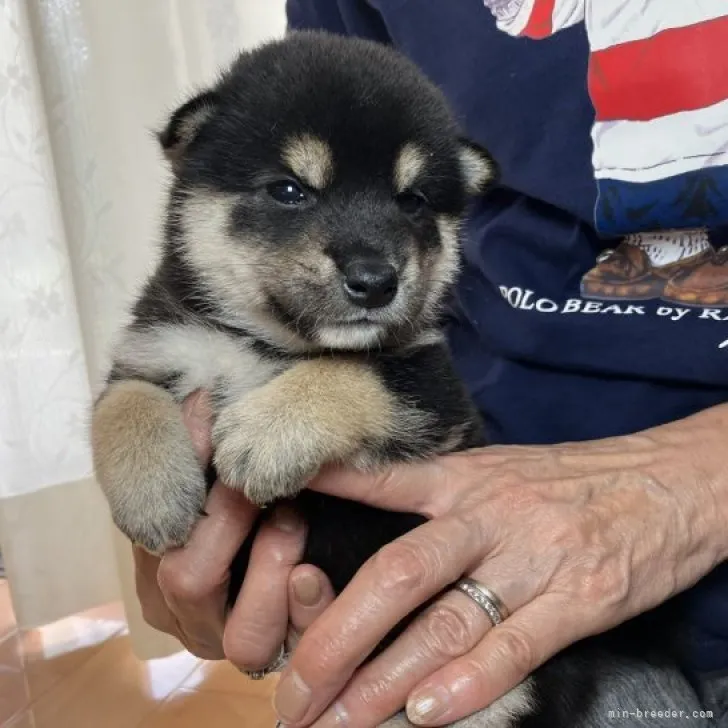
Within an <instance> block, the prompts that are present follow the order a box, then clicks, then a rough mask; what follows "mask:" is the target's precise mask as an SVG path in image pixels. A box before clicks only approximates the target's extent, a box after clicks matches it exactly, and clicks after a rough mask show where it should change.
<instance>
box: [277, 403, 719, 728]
mask: <svg viewBox="0 0 728 728" xmlns="http://www.w3.org/2000/svg"><path fill="white" fill-rule="evenodd" d="M726 431H728V415H727V414H726V409H725V408H716V409H715V410H712V411H708V412H706V413H703V414H702V415H698V416H695V417H693V418H690V419H689V420H685V421H683V422H680V423H675V424H673V425H669V426H665V427H661V428H656V429H654V430H652V431H649V432H646V433H643V434H641V435H634V436H629V437H621V438H614V439H610V440H603V441H598V442H591V443H582V444H570V445H561V446H553V447H497V448H496V447H493V448H485V449H481V450H474V451H471V452H468V453H461V454H456V455H450V456H446V457H443V458H440V459H438V460H435V461H432V462H428V463H424V464H417V465H409V466H402V467H395V468H393V469H391V470H390V471H389V472H386V473H384V474H383V475H381V476H380V477H376V478H373V477H371V476H366V475H361V474H356V473H351V472H344V473H342V472H329V473H326V474H323V475H322V476H321V477H320V478H319V479H318V480H317V481H316V482H314V483H313V484H312V485H311V487H312V488H314V489H315V490H319V491H321V492H326V493H330V494H333V495H337V496H341V497H347V498H352V499H355V500H359V501H362V502H366V503H369V504H372V505H375V506H378V507H382V508H386V509H389V510H399V511H410V512H418V513H420V514H422V515H424V516H426V517H428V518H430V519H431V520H429V521H428V522H427V523H426V524H424V525H423V526H421V527H420V528H418V529H416V530H415V531H413V532H411V533H409V534H407V535H406V536H404V537H402V538H400V539H399V540H397V541H395V542H394V543H392V544H390V545H388V546H385V547H384V548H383V549H382V550H381V551H380V552H379V553H378V554H376V555H375V556H374V557H373V558H372V559H370V561H369V562H367V564H366V565H365V566H364V567H363V568H362V569H361V570H360V572H359V573H358V574H357V576H356V577H355V578H354V580H353V581H352V582H351V583H350V585H349V586H348V587H347V588H346V589H345V590H344V592H343V593H342V594H341V595H340V597H339V598H338V599H337V600H336V601H335V602H334V604H333V605H332V606H331V607H330V608H329V609H328V610H327V611H326V612H325V613H324V615H323V616H322V617H321V618H320V619H318V620H317V621H316V622H315V623H314V624H313V625H312V626H311V627H310V629H309V630H308V631H307V632H306V634H305V635H304V636H303V637H302V639H301V641H300V643H299V645H298V648H297V650H296V651H295V653H294V654H293V657H292V659H291V662H290V663H289V665H288V667H287V668H286V670H285V671H284V673H283V675H282V676H281V680H280V682H279V686H278V690H277V693H276V697H275V706H276V709H277V712H278V714H279V717H280V718H281V721H282V722H283V723H285V725H286V726H287V728H302V727H303V726H309V725H312V724H313V725H314V726H315V728H329V727H332V726H339V727H340V726H348V727H349V728H373V727H374V726H378V725H379V724H380V723H381V722H382V721H383V720H385V719H386V718H387V717H389V716H391V715H392V714H394V713H395V712H397V711H398V710H399V709H401V707H402V706H403V705H405V702H406V703H407V712H408V716H409V718H410V720H411V721H412V722H413V723H416V724H420V725H445V724H448V723H451V722H453V721H455V720H458V719H460V718H463V717H465V716H467V715H470V714H472V713H474V712H476V711H478V710H480V709H482V708H484V707H486V706H488V705H489V704H491V703H492V702H493V701H494V700H495V699H496V698H498V697H499V696H501V695H503V694H505V693H506V692H508V691H509V690H511V689H512V688H514V687H515V686H516V685H517V684H519V683H520V682H521V681H522V680H523V679H524V678H525V677H527V676H528V675H529V674H530V673H531V672H533V671H534V670H535V669H536V668H537V667H538V666H539V665H541V664H542V663H543V662H545V661H546V660H547V659H549V658H550V657H551V656H553V655H554V654H556V653H557V652H559V651H561V650H562V649H563V648H565V647H566V646H568V645H569V644H572V643H573V642H575V641H578V640H579V639H582V638H584V637H587V636H589V635H592V634H596V633H599V632H602V631H604V630H606V629H609V628H611V627H613V626H616V625H617V624H619V623H621V622H623V621H625V620H627V619H629V618H630V617H632V616H635V615H636V614H638V613H640V612H643V611H646V610H647V609H649V608H651V607H653V606H656V605H657V604H659V603H660V602H662V601H664V600H665V599H667V598H668V597H670V596H671V595H673V594H675V593H676V592H678V591H680V590H683V589H686V588H688V587H689V586H691V585H692V584H693V583H695V582H696V581H697V580H698V579H699V578H701V577H702V576H703V575H705V574H706V573H708V572H709V571H710V570H711V569H712V568H713V566H715V565H716V564H717V563H719V562H720V561H721V560H723V559H725V558H726V556H727V555H728V554H727V553H726V552H727V551H728V544H727V543H726V538H725V527H724V525H722V524H724V523H725V518H726V510H727V509H726V501H728V498H726V491H727V490H728V488H727V487H726V484H725V481H726V478H725V474H724V467H723V464H722V460H723V455H722V452H723V450H724V442H725V433H726ZM719 483H723V485H719ZM721 488H722V489H723V490H722V492H719V491H720V489H721ZM464 575H466V576H470V577H472V578H474V579H476V580H477V581H479V582H481V583H482V584H484V585H485V586H487V587H489V588H490V589H491V590H493V591H494V592H495V593H496V594H497V595H498V596H499V597H500V599H501V600H502V602H503V603H504V604H505V605H506V607H507V608H508V609H509V611H510V613H511V616H510V617H509V618H507V619H506V620H505V621H504V622H503V623H502V624H501V625H499V626H498V627H497V628H495V629H494V628H492V626H491V624H490V622H489V620H488V618H487V617H486V615H485V614H484V612H483V611H481V610H480V608H479V607H478V606H477V605H476V604H475V602H473V601H472V600H470V599H469V598H468V597H467V596H465V595H464V594H462V593H460V592H458V591H452V590H451V591H447V592H445V594H444V595H443V596H441V597H440V598H439V599H438V600H437V601H436V602H435V603H434V604H433V605H432V606H430V607H428V608H427V610H426V611H425V612H424V613H423V614H422V615H420V616H419V617H418V618H417V619H416V620H415V622H414V623H413V624H412V625H411V626H410V627H408V629H407V630H406V631H405V633H404V634H403V635H402V636H400V637H399V639H398V640H397V641H396V642H395V643H394V644H393V645H392V646H390V647H389V648H388V649H387V650H386V651H385V652H383V653H382V654H381V655H380V656H378V657H377V658H376V659H375V660H373V661H372V662H370V663H368V664H366V665H365V666H364V667H361V668H360V665H361V663H362V662H363V661H364V660H365V658H366V656H367V655H368V654H369V653H370V652H371V651H372V649H373V648H374V647H375V646H376V645H377V644H378V643H379V642H380V640H381V639H382V638H383V637H384V636H385V635H386V634H387V633H388V632H389V631H390V630H391V629H392V628H393V627H394V626H395V625H396V624H397V623H398V622H399V621H400V620H401V619H402V618H404V617H405V616H407V615H408V614H409V613H411V612H412V611H413V610H414V609H416V608H417V607H419V606H420V605H421V604H423V603H424V602H425V601H427V600H428V599H429V598H431V597H433V596H435V595H437V594H438V593H440V592H441V591H442V590H443V589H447V587H448V586H450V585H451V584H453V582H455V581H456V580H458V579H459V578H461V577H462V576H464ZM359 668H360V669H359ZM332 703H333V705H332ZM317 719H318V720H317Z"/></svg>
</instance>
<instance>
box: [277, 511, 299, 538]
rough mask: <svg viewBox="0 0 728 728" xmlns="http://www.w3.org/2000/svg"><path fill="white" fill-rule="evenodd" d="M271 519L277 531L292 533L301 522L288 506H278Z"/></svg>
mask: <svg viewBox="0 0 728 728" xmlns="http://www.w3.org/2000/svg"><path fill="white" fill-rule="evenodd" d="M271 521H272V523H273V525H274V526H275V527H276V528H277V529H278V530H279V531H283V532H284V533H294V532H295V531H297V530H298V528H299V526H300V524H301V519H300V518H299V517H298V514H297V513H296V511H294V510H293V508H291V507H289V506H278V507H277V508H276V509H275V511H274V513H273V517H272V519H271Z"/></svg>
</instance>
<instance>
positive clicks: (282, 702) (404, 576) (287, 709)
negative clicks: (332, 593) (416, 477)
mask: <svg viewBox="0 0 728 728" xmlns="http://www.w3.org/2000/svg"><path fill="white" fill-rule="evenodd" d="M484 550H485V547H484V544H483V537H482V535H481V533H480V531H479V529H478V527H477V524H475V523H474V522H473V521H465V520H463V519H461V518H457V517H443V518H440V519H438V520H437V521H430V522H428V523H426V524H424V525H423V526H420V527H419V528H417V529H415V530H414V531H411V532H410V533H408V534H407V535H405V536H403V537H402V538H400V539H398V540H397V541H394V542H393V543H391V544H389V545H387V546H385V547H384V548H383V549H381V550H380V551H379V552H378V554H376V555H375V556H374V557H373V558H372V559H370V560H369V561H368V562H367V563H366V564H365V565H364V566H363V567H362V569H361V570H360V571H359V573H358V574H357V575H356V576H355V577H354V579H353V580H352V582H351V583H350V584H349V585H348V586H347V587H346V589H345V590H344V591H343V592H342V594H341V595H340V596H339V598H338V599H337V600H336V601H335V602H334V603H333V604H332V605H331V607H330V608H329V609H328V610H326V612H325V613H324V614H323V615H322V616H321V618H320V619H318V620H317V621H316V622H315V623H314V624H313V625H312V626H311V627H310V628H309V629H308V631H307V632H306V633H305V634H304V635H303V637H302V638H301V641H300V643H299V645H298V648H297V649H296V652H295V653H294V654H293V657H292V659H291V663H290V665H289V666H288V668H287V669H286V671H285V672H284V674H283V675H282V677H281V680H280V683H279V685H278V690H277V692H276V697H275V707H276V710H277V711H278V713H279V716H280V719H281V721H282V722H283V723H284V724H285V725H287V726H289V728H294V727H295V726H301V725H305V724H308V723H310V722H311V721H312V720H313V719H315V718H317V717H318V716H319V715H320V714H321V712H322V711H323V709H324V708H325V707H326V706H327V705H328V704H329V703H330V702H331V700H332V699H333V698H334V697H335V696H336V695H337V694H338V693H339V692H340V691H341V689H342V688H343V687H344V685H345V684H346V682H347V681H348V680H349V678H350V677H351V675H352V673H353V672H354V670H355V669H356V668H357V667H358V666H359V665H360V664H361V663H362V661H363V660H364V659H365V658H366V657H367V655H368V654H369V653H370V652H371V651H372V649H374V647H376V645H377V644H379V642H381V640H382V639H383V638H384V637H385V636H386V635H387V634H388V633H389V631H390V630H391V629H392V627H394V626H395V625H396V624H397V623H399V622H400V621H401V620H402V618H403V617H405V616H406V615H408V614H409V613H410V612H412V611H413V610H414V609H415V608H417V607H419V606H420V605H421V604H422V603H424V602H425V601H426V600H427V599H429V598H430V597H432V596H434V595H435V594H437V593H438V592H440V591H442V589H444V588H445V587H446V586H447V585H448V584H451V583H452V582H454V581H455V580H456V579H457V578H458V577H460V576H461V575H462V574H463V573H464V572H465V571H469V570H470V568H471V567H472V565H473V563H474V562H475V561H477V560H478V559H479V558H482V556H483V551H484Z"/></svg>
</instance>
